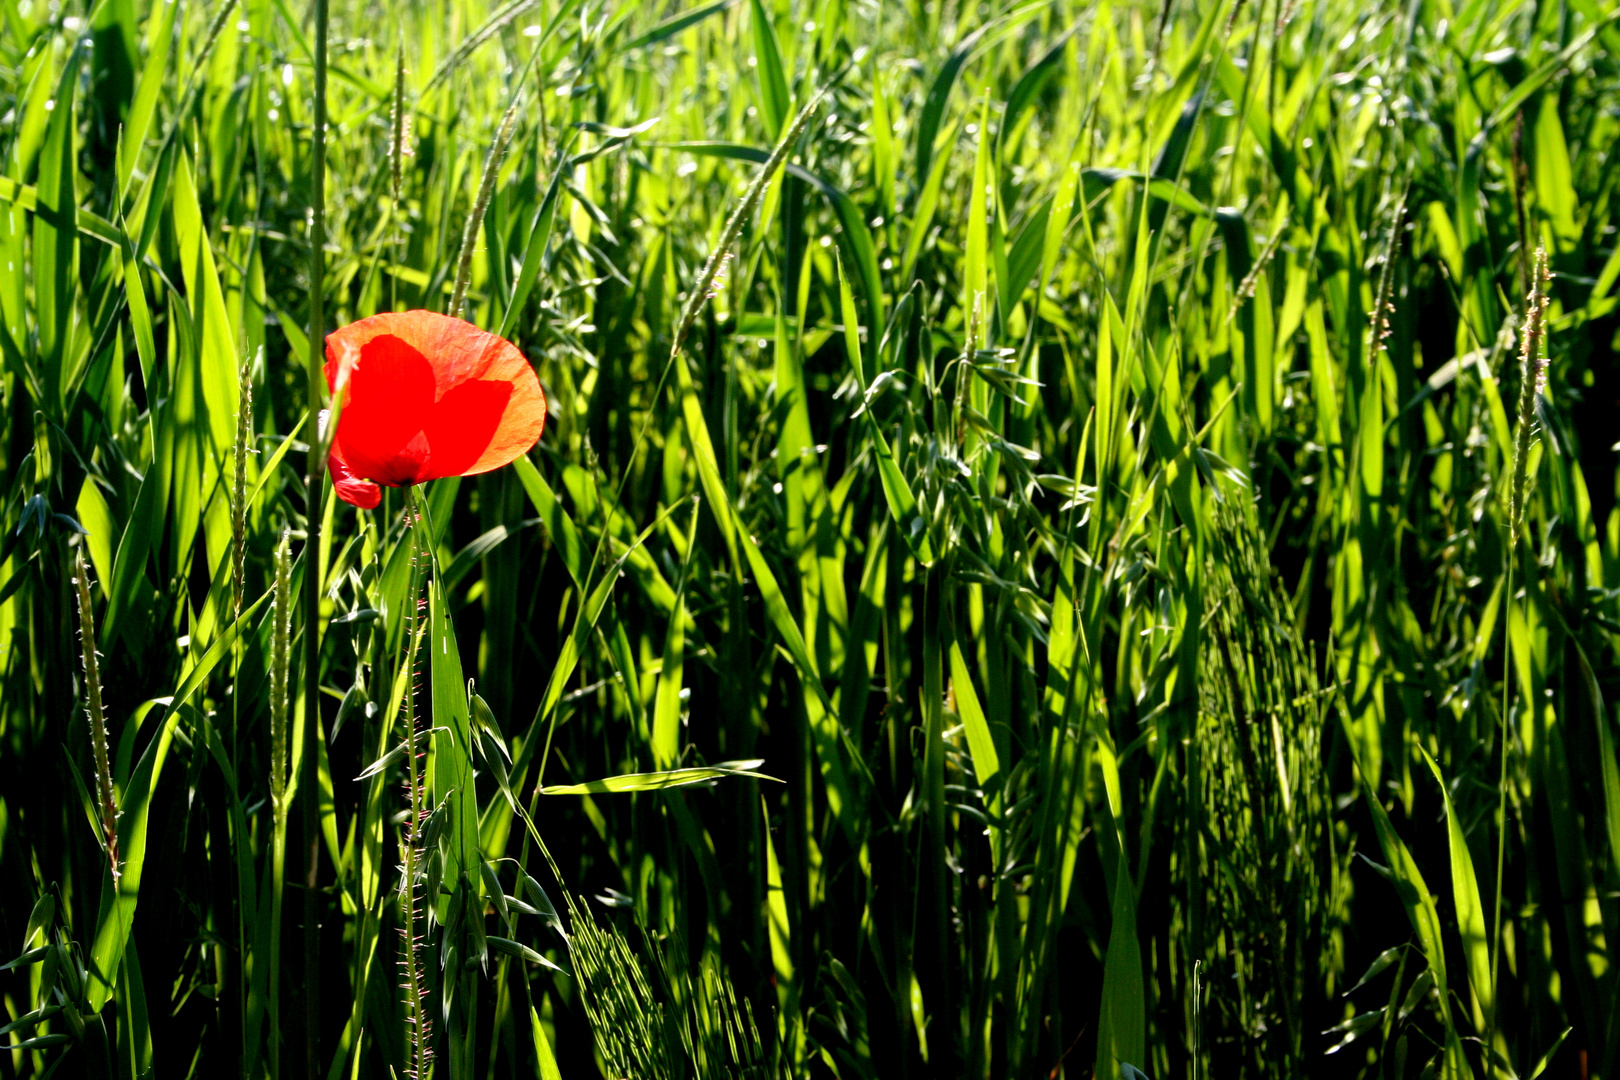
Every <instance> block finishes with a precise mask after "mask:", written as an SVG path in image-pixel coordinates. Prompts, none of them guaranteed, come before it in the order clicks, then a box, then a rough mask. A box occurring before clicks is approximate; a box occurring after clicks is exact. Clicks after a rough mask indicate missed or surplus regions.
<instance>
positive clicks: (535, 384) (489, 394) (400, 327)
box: [326, 311, 546, 485]
mask: <svg viewBox="0 0 1620 1080" xmlns="http://www.w3.org/2000/svg"><path fill="white" fill-rule="evenodd" d="M326 356H327V363H326V378H327V384H328V386H330V387H331V388H332V390H333V392H334V393H335V394H342V395H343V396H344V400H345V402H346V404H345V406H344V414H343V419H342V421H341V422H340V423H339V430H338V441H339V442H341V443H342V444H343V449H344V451H345V453H346V454H347V456H348V460H349V463H350V465H351V466H352V467H353V469H354V471H355V472H356V474H357V475H360V476H365V477H369V478H371V479H373V480H376V481H377V482H378V483H381V484H390V485H393V484H411V483H420V482H422V481H424V480H432V479H437V478H439V477H445V476H468V475H472V474H474V473H481V472H488V471H490V470H491V469H498V468H500V467H501V466H502V465H505V464H507V463H508V462H510V461H512V460H513V459H514V458H516V457H517V456H518V455H520V454H522V453H524V452H525V451H527V450H528V449H529V447H531V446H533V445H534V443H535V441H536V440H537V439H539V438H540V433H541V431H542V430H543V429H544V427H545V420H546V399H545V393H544V392H543V391H542V390H541V389H540V380H539V378H538V377H537V376H536V375H535V373H534V368H533V367H532V366H531V365H530V364H529V361H528V360H527V359H526V358H525V357H524V355H523V354H522V353H521V352H519V351H518V349H517V347H516V346H514V345H513V344H512V343H511V342H509V341H506V340H505V339H503V338H501V337H498V336H497V335H495V334H490V333H487V332H485V331H483V330H480V329H478V328H477V327H476V326H473V325H472V324H471V323H468V322H465V321H463V320H461V319H455V318H451V317H450V316H448V315H440V314H438V313H437V312H432V311H404V312H387V313H384V314H382V315H373V316H372V317H370V318H368V319H361V320H360V321H358V322H354V323H350V324H349V325H348V326H345V327H343V328H342V329H341V330H338V331H335V332H334V333H333V334H331V335H330V336H329V337H328V338H327V347H326ZM424 366H425V368H426V370H427V372H428V373H429V376H430V377H431V389H429V390H427V391H426V392H424V387H425V386H427V385H428V381H427V379H425V378H424V377H423V368H424ZM379 391H380V392H379ZM357 409H359V411H360V420H359V421H357V422H356V423H355V424H354V425H353V426H352V427H351V424H350V420H349V417H350V414H351V413H353V412H355V411H356V410H357ZM407 428H408V429H409V430H408V431H407V430H406V429H407Z"/></svg>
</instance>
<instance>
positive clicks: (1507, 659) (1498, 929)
mask: <svg viewBox="0 0 1620 1080" xmlns="http://www.w3.org/2000/svg"><path fill="white" fill-rule="evenodd" d="M1547 284H1548V273H1547V252H1546V251H1545V250H1544V249H1542V248H1537V249H1536V258H1535V268H1534V270H1533V272H1532V276H1531V282H1530V295H1529V296H1528V297H1526V298H1525V313H1524V332H1523V335H1522V336H1521V338H1520V353H1519V358H1520V360H1521V361H1522V362H1523V371H1522V372H1521V373H1520V376H1519V377H1520V379H1521V380H1522V381H1521V383H1520V386H1519V416H1518V430H1517V431H1516V432H1515V433H1514V439H1513V471H1512V474H1511V479H1510V480H1509V483H1508V528H1507V540H1506V543H1505V544H1504V545H1503V548H1504V550H1503V562H1504V564H1505V570H1504V571H1503V581H1502V771H1501V774H1500V776H1499V777H1498V779H1497V803H1496V896H1495V903H1494V904H1493V905H1492V907H1493V909H1494V910H1493V913H1492V916H1491V920H1492V925H1491V1000H1490V1006H1489V1008H1488V1009H1487V1010H1486V1014H1487V1015H1486V1017H1485V1048H1486V1055H1487V1057H1489V1056H1490V1050H1491V1048H1492V1046H1493V1040H1494V1037H1495V1034H1496V1013H1497V1009H1498V1006H1499V1004H1500V1002H1501V997H1500V988H1501V979H1500V977H1499V975H1498V967H1497V965H1498V962H1499V960H1500V956H1501V952H1502V879H1503V870H1504V868H1505V866H1506V864H1507V791H1508V766H1507V762H1508V738H1509V734H1510V731H1511V729H1510V728H1509V726H1508V724H1509V713H1508V705H1509V698H1508V691H1509V689H1510V688H1511V687H1512V685H1513V558H1514V551H1515V549H1516V548H1517V547H1518V540H1519V527H1520V525H1522V524H1523V523H1524V494H1525V488H1526V487H1527V486H1528V481H1529V470H1530V437H1531V431H1532V429H1533V428H1534V426H1535V409H1536V392H1537V391H1538V390H1539V389H1540V384H1541V380H1542V377H1543V374H1544V372H1545V371H1546V361H1545V360H1543V359H1542V358H1541V342H1542V338H1543V337H1544V336H1545V335H1546V330H1547V323H1546V315H1547Z"/></svg>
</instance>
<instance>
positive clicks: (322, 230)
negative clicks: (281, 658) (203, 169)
mask: <svg viewBox="0 0 1620 1080" xmlns="http://www.w3.org/2000/svg"><path fill="white" fill-rule="evenodd" d="M314 37H315V117H314V128H313V131H312V133H311V134H312V140H311V146H310V193H311V195H310V219H309V354H308V358H307V363H306V371H305V376H306V378H307V380H308V388H307V394H308V401H309V411H310V415H311V417H312V418H313V417H314V416H315V415H316V414H317V413H318V411H319V409H320V406H321V403H322V401H323V399H324V397H325V386H324V382H325V376H324V375H323V374H322V372H321V353H322V351H323V346H324V344H325V338H326V311H325V308H324V307H323V301H324V293H325V288H326V37H327V0H315V35H314ZM311 426H312V428H313V430H312V431H311V433H310V440H309V457H308V461H307V467H308V468H307V471H306V473H305V476H304V490H305V501H304V507H305V512H306V515H307V521H306V523H305V536H306V539H305V541H304V746H303V763H302V764H303V776H302V778H301V781H302V787H303V815H302V816H303V819H304V987H303V998H304V1070H305V1075H306V1076H307V1077H308V1078H309V1080H320V1060H319V1051H320V1015H321V1011H320V955H321V954H320V918H319V912H318V910H317V904H316V900H317V897H316V894H315V890H316V887H317V886H318V885H319V883H320V846H319V843H320V830H319V828H318V827H317V823H318V821H319V818H320V802H319V786H320V785H319V784H318V783H317V779H316V755H317V753H318V749H317V748H318V746H319V744H318V742H317V740H318V738H319V736H320V723H321V665H320V659H321V634H320V629H321V559H320V553H321V505H322V501H323V497H324V495H325V480H326V451H327V446H326V436H327V432H325V431H322V430H321V427H320V425H319V424H312V425H311Z"/></svg>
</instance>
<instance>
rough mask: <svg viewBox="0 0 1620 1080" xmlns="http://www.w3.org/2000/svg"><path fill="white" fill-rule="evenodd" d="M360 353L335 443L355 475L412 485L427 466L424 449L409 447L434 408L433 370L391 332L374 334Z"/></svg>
mask: <svg viewBox="0 0 1620 1080" xmlns="http://www.w3.org/2000/svg"><path fill="white" fill-rule="evenodd" d="M328 348H329V349H330V345H329V346H328ZM356 351H357V352H358V353H359V355H358V357H357V358H355V359H354V360H353V361H352V363H351V364H350V365H349V369H348V378H347V391H348V392H347V394H346V395H345V400H344V404H343V414H342V416H341V417H340V418H339V420H338V430H337V442H338V444H339V445H341V446H342V448H343V454H344V457H345V458H346V459H347V461H348V463H349V466H350V467H351V468H352V469H353V470H354V472H355V475H357V476H363V477H366V478H367V479H370V480H375V481H377V482H378V483H379V484H387V485H390V486H398V485H400V484H414V483H416V482H417V481H418V480H420V479H421V476H420V475H419V474H420V473H421V472H423V471H424V466H425V465H426V460H425V454H423V453H422V450H423V449H425V447H422V448H419V449H417V452H416V453H411V452H410V451H409V450H408V449H407V447H409V446H410V444H411V443H412V442H413V440H415V439H416V436H417V435H418V433H420V432H421V430H422V425H423V422H424V421H425V420H426V419H427V417H428V415H429V413H430V411H431V409H432V407H433V398H434V380H433V368H432V366H431V365H430V364H429V363H428V359H427V357H425V356H423V355H422V353H421V352H420V351H419V350H418V349H416V348H415V347H413V346H412V345H410V344H408V343H407V342H405V341H403V340H402V339H400V338H398V337H396V336H394V335H392V334H378V335H376V336H374V337H371V338H370V339H369V340H367V341H365V342H364V343H363V344H361V345H360V347H359V349H358V350H356Z"/></svg>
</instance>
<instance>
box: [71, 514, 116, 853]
mask: <svg viewBox="0 0 1620 1080" xmlns="http://www.w3.org/2000/svg"><path fill="white" fill-rule="evenodd" d="M73 585H74V591H75V592H76V594H77V596H78V599H79V646H80V650H81V652H82V654H83V658H84V698H85V712H86V713H88V714H89V716H90V745H91V747H92V748H93V749H94V751H95V755H96V803H97V806H98V808H99V809H100V811H101V833H102V842H103V843H104V844H106V846H107V864H108V866H110V867H111V868H112V877H113V882H114V883H115V884H116V883H117V881H118V874H119V870H118V804H117V801H116V799H115V797H114V795H113V783H112V766H111V765H110V763H109V762H108V759H107V717H106V714H105V713H104V712H103V711H102V708H101V668H100V665H99V664H98V663H97V659H96V622H95V616H94V613H93V612H92V611H91V609H90V569H89V567H88V566H86V565H85V561H84V545H82V544H81V545H79V546H78V547H77V548H75V549H74V551H73Z"/></svg>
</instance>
